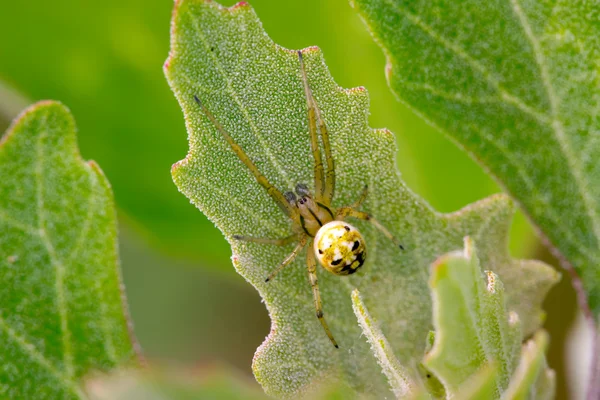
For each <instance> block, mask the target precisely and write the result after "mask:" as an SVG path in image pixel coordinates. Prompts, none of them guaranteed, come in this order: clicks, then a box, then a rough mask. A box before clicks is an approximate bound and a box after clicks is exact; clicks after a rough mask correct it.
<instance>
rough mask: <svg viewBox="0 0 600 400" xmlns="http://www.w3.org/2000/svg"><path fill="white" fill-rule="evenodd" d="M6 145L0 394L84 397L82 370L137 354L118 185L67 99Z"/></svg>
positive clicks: (1, 185) (30, 117)
mask: <svg viewBox="0 0 600 400" xmlns="http://www.w3.org/2000/svg"><path fill="white" fill-rule="evenodd" d="M0 144H1V145H0V176H2V179H1V180H0V279H1V281H2V288H1V289H0V304H1V305H2V306H1V316H0V365H2V368H1V369H0V397H2V398H8V399H33V398H61V399H71V398H80V397H83V393H82V389H81V387H80V384H79V381H80V380H81V379H82V378H83V377H84V376H86V375H87V374H89V373H91V372H92V371H95V370H101V371H108V370H110V369H112V368H115V367H118V366H121V365H124V364H131V363H132V362H133V358H134V351H133V346H132V342H131V340H132V337H131V336H130V335H131V334H130V332H129V331H128V321H127V311H126V309H125V306H124V304H123V298H122V293H121V289H122V288H121V282H120V273H119V267H118V257H117V242H116V222H115V211H114V205H113V200H112V193H111V189H110V185H109V183H108V181H107V180H106V178H105V177H104V175H103V174H102V172H101V171H100V168H99V167H98V166H97V165H96V164H95V163H93V162H88V163H85V162H83V160H82V159H81V157H80V156H79V153H78V149H77V144H76V137H75V122H74V121H73V118H72V116H71V114H70V112H69V111H68V110H67V109H66V107H64V106H63V105H62V104H60V103H56V102H49V101H48V102H40V103H37V104H35V105H34V106H32V107H30V108H29V109H27V110H26V111H25V112H24V113H23V114H22V115H21V116H20V117H19V119H17V120H16V121H15V122H14V124H13V125H12V127H11V128H10V129H9V130H8V132H7V133H6V134H5V136H4V137H3V139H2V142H0Z"/></svg>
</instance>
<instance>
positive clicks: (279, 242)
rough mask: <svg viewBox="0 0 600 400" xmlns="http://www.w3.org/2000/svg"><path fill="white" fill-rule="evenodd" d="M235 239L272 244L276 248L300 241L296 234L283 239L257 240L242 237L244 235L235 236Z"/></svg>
mask: <svg viewBox="0 0 600 400" xmlns="http://www.w3.org/2000/svg"><path fill="white" fill-rule="evenodd" d="M233 238H234V239H235V240H242V241H244V242H251V243H261V244H272V245H275V246H285V245H288V244H290V243H292V242H294V241H296V240H298V235H297V234H295V233H294V234H292V235H290V236H287V237H284V238H281V239H269V238H256V237H250V236H242V235H233Z"/></svg>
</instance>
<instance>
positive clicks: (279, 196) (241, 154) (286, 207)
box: [194, 95, 299, 222]
mask: <svg viewBox="0 0 600 400" xmlns="http://www.w3.org/2000/svg"><path fill="white" fill-rule="evenodd" d="M194 100H196V103H198V105H199V106H200V108H201V109H202V111H203V112H204V114H205V115H206V116H207V117H208V119H209V120H210V122H212V123H213V125H214V126H215V127H216V128H217V130H218V131H219V133H220V134H221V135H222V136H223V138H225V140H226V141H227V143H229V146H231V149H232V150H233V152H234V153H235V154H236V155H237V156H238V158H239V159H240V160H241V161H242V162H243V163H244V164H245V165H246V167H248V169H249V170H250V172H251V173H252V175H254V178H256V181H257V182H258V183H259V184H260V185H261V186H262V187H263V188H265V190H266V191H267V193H268V194H269V196H271V198H272V199H273V200H275V203H277V205H278V206H279V208H281V210H282V211H283V212H284V213H285V214H286V215H287V216H288V217H290V218H291V219H293V220H294V221H296V222H298V221H299V218H298V210H297V209H296V208H294V207H293V206H292V205H291V204H290V203H289V202H288V201H287V200H286V198H285V197H284V196H283V193H281V192H280V191H279V190H278V189H277V188H276V187H275V186H273V184H272V183H271V182H269V180H268V179H267V178H266V177H265V176H264V175H263V174H261V173H260V171H259V170H258V168H257V167H256V165H254V163H253V162H252V160H251V159H250V157H248V155H247V154H246V152H245V151H244V150H243V149H242V148H241V147H240V145H238V144H237V143H236V142H235V141H234V140H233V138H232V137H231V136H230V135H229V134H228V133H227V131H226V130H225V128H223V125H221V124H220V123H219V121H217V119H216V118H215V116H214V115H213V114H212V113H211V112H210V111H208V109H207V108H206V106H205V105H204V104H203V103H202V102H201V101H200V99H199V98H198V96H196V95H194Z"/></svg>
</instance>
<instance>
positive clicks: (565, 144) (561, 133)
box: [510, 0, 600, 259]
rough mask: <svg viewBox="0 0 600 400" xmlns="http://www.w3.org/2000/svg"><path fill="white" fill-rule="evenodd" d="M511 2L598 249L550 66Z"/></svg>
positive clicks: (597, 229)
mask: <svg viewBox="0 0 600 400" xmlns="http://www.w3.org/2000/svg"><path fill="white" fill-rule="evenodd" d="M510 2H511V4H512V8H513V10H514V13H515V15H516V16H517V18H518V20H519V22H520V23H521V26H522V27H523V31H524V33H525V35H526V36H527V39H528V40H529V42H530V44H531V48H532V52H533V55H534V58H535V61H536V63H537V65H538V68H539V71H540V77H541V79H542V84H543V86H544V88H545V90H546V94H547V97H548V101H549V103H550V114H551V117H552V124H551V127H552V129H553V131H554V136H555V138H556V141H557V142H558V145H559V148H560V150H561V152H562V153H563V155H564V156H565V159H566V161H567V163H568V165H569V170H570V172H571V174H572V176H573V178H574V180H575V183H576V184H577V189H578V191H579V194H580V195H581V199H582V201H583V206H584V208H585V210H586V213H587V215H588V217H589V218H590V221H591V223H592V227H593V230H594V234H595V238H594V239H595V241H596V247H598V241H599V240H600V220H599V218H598V214H597V213H596V207H595V201H594V199H593V198H592V197H591V196H590V193H589V192H588V191H587V190H586V188H587V186H588V182H586V177H585V175H583V174H582V173H581V172H580V171H583V167H582V165H581V164H580V157H578V156H577V155H576V153H575V152H574V151H573V149H572V148H571V144H570V143H569V138H568V136H567V134H566V132H565V129H564V124H563V122H562V120H561V119H560V115H559V113H560V99H559V97H558V96H557V94H556V91H555V90H554V86H553V84H552V80H551V78H550V71H549V70H548V66H547V65H546V60H545V57H544V54H543V51H542V48H541V45H540V42H539V40H538V38H537V37H536V36H535V34H534V32H533V30H532V28H531V25H530V24H529V20H528V18H527V15H525V12H524V11H523V9H522V8H521V5H520V4H519V1H518V0H510ZM592 259H594V258H592Z"/></svg>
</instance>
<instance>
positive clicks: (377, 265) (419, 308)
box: [165, 0, 558, 397]
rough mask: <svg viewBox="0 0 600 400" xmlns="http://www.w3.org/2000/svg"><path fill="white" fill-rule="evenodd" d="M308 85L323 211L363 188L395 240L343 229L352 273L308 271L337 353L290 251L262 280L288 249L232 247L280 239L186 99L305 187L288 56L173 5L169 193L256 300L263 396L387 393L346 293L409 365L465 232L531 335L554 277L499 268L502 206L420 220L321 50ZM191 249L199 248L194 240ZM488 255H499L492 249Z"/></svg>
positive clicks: (288, 184) (488, 203)
mask: <svg viewBox="0 0 600 400" xmlns="http://www.w3.org/2000/svg"><path fill="white" fill-rule="evenodd" d="M304 56H305V63H306V67H307V74H308V80H309V82H310V85H311V87H312V90H313V92H314V96H315V98H316V102H317V104H318V105H319V108H320V110H321V114H322V115H323V118H324V120H325V122H326V123H327V126H328V128H329V130H330V131H331V146H332V150H333V157H334V158H335V161H336V168H337V181H336V196H335V198H334V201H333V206H334V207H338V206H341V205H348V204H351V203H353V202H354V201H355V200H356V199H357V198H358V196H359V195H360V193H361V190H362V188H363V187H364V185H365V184H368V185H369V188H370V194H369V196H368V198H367V200H366V202H365V204H364V206H363V207H362V208H363V209H364V210H365V211H367V212H370V213H372V214H373V215H374V216H375V217H377V218H378V219H379V220H380V221H381V222H382V223H383V224H384V225H385V226H387V227H388V228H389V229H390V230H391V231H392V232H393V233H394V234H395V235H396V236H397V237H398V238H400V239H401V241H402V242H403V244H404V246H405V248H406V251H404V252H400V251H399V250H398V248H396V247H395V246H393V245H392V243H391V242H390V241H389V240H388V239H387V238H385V237H384V236H383V235H381V234H380V233H379V232H378V231H377V230H375V229H374V228H373V227H372V226H371V225H369V224H365V223H361V222H360V221H359V222H357V223H356V226H357V227H358V228H359V229H361V231H362V232H363V235H364V236H365V239H366V241H367V245H368V246H369V254H370V255H369V260H368V261H367V263H366V264H365V267H364V268H363V269H362V272H360V273H357V274H355V275H353V276H351V277H336V276H333V275H331V274H328V273H326V272H323V271H322V270H319V271H318V274H319V284H320V287H321V292H322V296H323V301H324V311H325V317H326V318H327V319H328V321H329V323H330V325H331V329H332V331H333V334H334V335H335V336H336V338H337V339H338V341H339V343H340V347H341V348H340V349H339V350H336V349H335V348H334V347H333V346H332V345H331V343H330V342H329V341H328V339H327V336H326V335H325V333H324V332H323V329H322V328H321V326H320V325H319V323H318V321H317V319H316V318H315V317H314V313H315V310H314V308H313V300H312V294H311V289H310V286H309V283H308V280H307V276H306V266H305V263H304V260H303V256H302V255H300V257H299V258H298V260H296V262H294V263H293V264H291V265H290V266H289V267H287V268H286V269H285V270H284V271H282V272H281V273H280V274H279V275H278V276H277V277H276V278H275V279H274V280H273V281H271V282H268V283H265V281H264V280H265V277H266V276H267V275H268V274H269V273H270V272H271V271H272V270H273V269H274V268H275V267H276V266H277V265H278V264H279V263H280V262H281V260H283V258H284V257H285V256H286V255H287V254H288V253H289V252H290V251H291V249H292V246H286V247H283V248H282V247H276V246H267V245H260V244H253V243H247V242H240V241H236V240H234V239H233V235H236V234H240V235H251V236H256V237H270V238H280V237H285V236H287V235H289V234H290V233H291V232H290V224H289V221H288V220H287V218H286V217H285V216H284V215H283V214H282V213H281V211H280V209H279V208H278V207H277V205H276V204H275V203H274V202H273V201H272V200H271V199H270V197H269V196H268V195H267V194H266V192H265V191H264V190H263V189H262V188H261V187H260V186H259V185H258V184H257V183H256V181H255V179H254V178H253V177H252V175H251V174H250V173H249V171H248V169H247V168H246V167H245V166H244V165H243V164H242V163H241V162H240V160H239V159H238V158H237V157H236V155H235V154H234V153H233V152H232V151H231V148H230V147H229V145H228V144H227V143H226V142H225V140H223V137H222V136H221V134H219V132H218V131H217V130H216V129H215V127H214V126H213V124H212V123H211V122H210V120H209V119H208V118H207V117H206V116H205V115H204V113H203V112H202V110H201V109H200V108H199V106H198V104H196V103H195V101H194V96H195V95H196V96H198V97H199V98H200V99H201V100H202V102H203V104H205V105H206V107H207V108H208V109H210V111H211V112H212V113H213V114H214V115H215V118H216V119H217V120H218V121H219V122H220V124H222V125H223V126H224V128H225V129H226V130H227V131H228V132H229V133H230V135H231V136H232V137H233V139H234V140H235V141H236V142H237V143H238V144H239V145H240V146H241V147H242V148H243V149H244V150H245V151H246V153H247V154H248V155H249V157H250V158H251V159H252V160H253V161H254V163H255V164H256V165H257V167H258V169H259V170H260V171H262V172H263V173H264V174H265V175H266V176H267V177H268V178H269V180H271V181H272V182H273V183H274V185H275V186H277V187H278V188H279V189H280V190H282V191H286V190H288V189H291V188H293V187H294V186H295V184H296V183H299V182H304V183H307V184H309V185H310V186H312V183H311V182H312V174H313V173H312V171H313V169H312V162H311V155H310V145H309V136H308V123H307V114H306V113H307V110H306V100H305V97H304V91H303V88H302V81H301V77H300V69H299V64H298V58H297V55H296V53H295V52H291V51H289V50H286V49H283V48H281V47H279V46H277V45H275V44H274V43H273V42H272V41H271V40H270V39H269V37H268V36H267V35H266V34H265V32H264V31H263V29H262V27H261V25H260V22H259V20H258V18H257V17H256V15H255V14H254V12H253V11H252V9H251V8H250V7H249V6H248V5H246V4H245V3H240V4H238V5H237V6H235V7H232V8H230V9H224V8H222V7H220V6H219V5H217V4H216V3H212V2H205V1H201V0H189V1H186V0H184V1H179V2H177V3H176V9H175V12H174V17H173V24H172V43H171V54H170V56H169V59H168V60H167V62H166V63H165V73H166V75H167V79H168V81H169V83H170V85H171V87H172V88H173V90H174V92H175V95H176V97H177V99H178V100H179V103H180V105H181V107H182V108H183V111H184V115H185V120H186V126H187V129H188V134H189V142H190V151H189V154H188V156H187V157H186V158H185V160H182V161H180V162H179V163H178V164H176V165H175V166H174V168H173V178H174V181H175V183H176V184H177V186H178V188H179V190H180V191H181V192H183V193H184V194H185V195H186V196H187V197H188V198H189V199H190V201H191V202H192V203H193V204H195V205H196V206H197V207H198V208H199V209H200V210H202V211H203V212H204V213H205V214H206V215H207V216H208V217H209V218H210V219H211V220H212V221H214V222H215V224H216V225H217V226H218V227H219V228H220V229H221V230H222V231H223V233H224V234H225V236H226V238H227V239H228V240H229V242H230V243H231V245H232V249H233V253H234V255H233V263H234V266H235V268H236V270H237V271H238V272H239V273H240V274H241V275H242V276H244V277H245V278H246V279H247V280H248V281H249V282H250V283H251V284H252V285H253V286H255V287H256V289H257V290H258V291H259V293H260V294H261V296H262V297H263V299H264V301H265V303H266V305H267V308H268V309H269V312H270V315H271V319H272V331H271V333H270V335H269V336H268V338H267V339H266V341H265V342H264V343H263V345H262V346H261V347H260V348H259V349H258V351H257V353H256V356H255V359H254V363H253V369H254V373H255V376H256V377H257V379H258V381H259V382H260V383H261V384H262V385H263V387H264V388H265V390H266V391H267V392H268V393H269V394H272V395H275V396H280V397H292V396H297V395H299V394H301V393H304V392H305V391H306V390H308V389H309V387H310V386H311V383H312V382H314V381H324V380H325V381H326V380H333V379H338V378H339V379H343V380H345V381H346V382H348V384H349V385H351V386H352V387H354V388H355V389H356V390H357V391H359V392H368V393H371V394H372V395H376V396H379V395H382V394H383V393H389V389H388V388H387V383H386V381H385V379H384V377H383V375H382V374H381V373H380V368H379V367H378V366H377V362H376V360H375V358H374V356H373V355H372V354H371V351H370V348H369V345H368V344H367V343H366V342H365V340H364V338H362V337H361V331H360V328H359V326H358V325H357V323H356V318H355V316H354V314H353V312H352V305H351V298H350V293H351V292H352V290H354V289H355V288H358V289H359V290H360V292H361V293H362V296H363V300H364V303H365V304H366V306H367V307H368V308H369V310H370V312H371V315H372V316H373V318H375V319H376V320H377V321H379V324H380V328H381V331H382V332H383V334H384V335H385V336H386V337H387V339H388V341H389V343H390V345H391V346H392V348H393V349H394V350H395V355H396V357H397V359H398V360H399V362H400V363H402V364H403V365H405V366H406V365H411V364H410V363H411V362H412V360H414V359H415V358H417V359H420V357H421V356H422V354H423V351H424V347H425V337H426V335H427V333H428V332H429V330H430V328H431V326H430V324H431V313H430V311H429V310H430V309H431V301H430V296H429V292H428V286H427V280H428V275H429V264H430V263H431V262H433V261H434V260H435V259H436V258H437V256H438V255H439V254H443V253H445V252H448V251H451V250H453V249H456V248H457V247H459V246H461V243H462V238H463V237H464V236H466V235H471V236H472V237H473V238H474V240H477V241H478V242H480V243H481V248H480V257H481V259H482V261H483V262H484V263H485V265H486V266H489V268H491V269H492V270H494V271H495V272H496V273H498V275H499V276H500V277H501V278H502V279H503V281H504V282H505V284H506V287H507V288H509V291H508V292H507V300H508V302H509V304H510V305H511V307H514V308H515V309H516V310H517V311H518V313H519V315H520V317H521V319H522V320H523V321H524V325H525V331H527V332H531V331H533V330H534V329H535V328H536V327H537V326H538V325H539V323H540V320H541V318H542V314H541V311H540V309H539V306H540V302H541V299H542V297H543V295H544V294H545V293H546V291H547V290H548V288H549V287H550V286H551V285H552V284H553V283H554V282H555V281H556V280H557V279H558V274H557V273H556V272H554V271H553V270H552V269H551V268H549V267H548V266H546V265H544V264H542V263H539V262H533V261H518V260H512V259H511V258H510V257H509V256H508V254H507V252H506V247H507V245H506V235H507V230H508V225H509V221H510V217H511V215H512V212H513V209H512V206H511V204H510V201H509V200H508V199H507V198H506V197H504V196H495V197H492V198H489V199H487V200H485V201H482V202H479V203H477V204H475V205H472V206H470V207H468V208H466V209H464V210H462V211H460V212H458V213H455V214H449V215H441V214H438V213H436V212H435V211H433V210H432V209H431V208H430V207H429V206H428V205H427V204H426V203H425V202H424V201H423V200H422V199H420V198H418V197H417V196H415V195H414V194H413V193H412V192H411V191H410V190H408V189H407V188H406V187H405V186H404V184H403V183H402V182H401V181H400V179H399V177H398V173H397V171H396V168H395V162H394V155H395V151H396V150H395V146H394V139H393V137H392V135H391V134H390V133H389V132H387V131H385V130H373V129H371V128H369V127H368V125H367V116H368V97H367V94H366V92H365V90H364V89H361V88H359V89H351V90H343V89H341V88H339V87H338V86H337V85H336V84H335V82H334V81H333V79H332V78H331V76H330V74H329V72H328V71H327V68H326V66H325V63H324V60H323V58H322V55H321V53H320V51H319V50H318V49H316V48H311V49H308V50H305V51H304ZM198 245H199V246H201V245H202V243H199V244H198ZM498 249H501V251H500V252H499V251H498Z"/></svg>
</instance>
